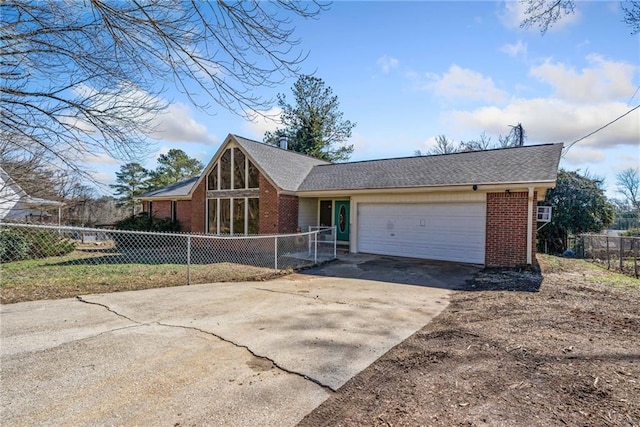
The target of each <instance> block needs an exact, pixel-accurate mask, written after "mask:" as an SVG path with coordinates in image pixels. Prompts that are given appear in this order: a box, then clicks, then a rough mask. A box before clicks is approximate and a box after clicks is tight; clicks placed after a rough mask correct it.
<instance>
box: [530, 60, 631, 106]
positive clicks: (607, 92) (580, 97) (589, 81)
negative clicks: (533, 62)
mask: <svg viewBox="0 0 640 427" xmlns="http://www.w3.org/2000/svg"><path fill="white" fill-rule="evenodd" d="M586 59H587V62H588V64H589V67H586V68H583V69H582V70H580V71H576V70H575V69H574V68H573V67H570V66H567V65H565V64H563V63H562V62H556V63H553V62H551V61H549V60H547V61H545V63H544V64H542V65H540V66H538V67H534V68H532V69H531V71H530V74H531V75H532V76H533V77H536V78H537V79H539V80H540V81H542V82H544V83H547V84H549V85H551V86H552V87H553V88H554V90H555V96H556V97H558V98H561V99H564V100H568V101H576V102H601V101H613V100H619V99H621V98H627V99H628V98H629V97H630V96H631V95H633V93H634V91H635V89H636V88H635V86H634V84H633V76H634V74H635V72H636V70H637V69H638V67H636V66H634V65H632V64H629V63H625V62H621V61H608V60H606V59H604V58H603V57H602V56H600V55H596V54H591V55H588V56H587V58H586Z"/></svg>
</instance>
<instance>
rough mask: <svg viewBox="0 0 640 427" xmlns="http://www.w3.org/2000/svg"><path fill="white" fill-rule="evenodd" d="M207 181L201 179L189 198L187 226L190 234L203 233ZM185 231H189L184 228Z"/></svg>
mask: <svg viewBox="0 0 640 427" xmlns="http://www.w3.org/2000/svg"><path fill="white" fill-rule="evenodd" d="M206 203H207V180H206V179H203V180H202V181H201V182H200V184H198V186H197V187H196V188H195V189H194V190H193V195H192V196H191V222H190V224H189V226H190V231H191V232H192V233H204V232H205V227H206V223H207V222H206V218H205V215H206V214H207V209H206ZM184 230H185V231H187V230H189V229H187V228H184Z"/></svg>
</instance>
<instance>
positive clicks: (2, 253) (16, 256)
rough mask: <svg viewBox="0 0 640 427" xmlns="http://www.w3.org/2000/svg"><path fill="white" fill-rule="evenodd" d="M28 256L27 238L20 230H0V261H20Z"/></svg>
mask: <svg viewBox="0 0 640 427" xmlns="http://www.w3.org/2000/svg"><path fill="white" fill-rule="evenodd" d="M28 258H29V240H28V239H27V236H25V234H24V233H23V232H22V230H19V229H15V228H3V229H2V230H0V262H10V261H20V260H23V259H28Z"/></svg>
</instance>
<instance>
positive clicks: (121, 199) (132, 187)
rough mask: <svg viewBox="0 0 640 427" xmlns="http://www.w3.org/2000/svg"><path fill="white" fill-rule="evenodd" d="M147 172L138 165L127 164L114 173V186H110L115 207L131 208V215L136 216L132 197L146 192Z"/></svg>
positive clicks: (134, 202)
mask: <svg viewBox="0 0 640 427" xmlns="http://www.w3.org/2000/svg"><path fill="white" fill-rule="evenodd" d="M148 176H149V172H148V171H147V170H146V169H145V168H143V167H142V166H141V165H140V164H139V163H127V164H126V165H122V166H120V171H119V172H116V184H111V185H110V187H111V188H113V189H114V194H115V195H116V196H118V197H117V199H116V200H117V203H116V206H118V207H128V208H131V215H135V214H136V201H135V200H134V197H136V196H138V195H140V194H142V193H143V192H144V191H146V189H147V187H146V181H147V178H148Z"/></svg>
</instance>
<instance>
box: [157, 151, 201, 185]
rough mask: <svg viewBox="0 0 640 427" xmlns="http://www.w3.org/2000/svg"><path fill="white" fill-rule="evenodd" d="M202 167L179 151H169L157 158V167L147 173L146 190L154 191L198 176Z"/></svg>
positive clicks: (197, 161)
mask: <svg viewBox="0 0 640 427" xmlns="http://www.w3.org/2000/svg"><path fill="white" fill-rule="evenodd" d="M202 169H204V165H203V164H202V163H201V162H200V161H199V160H197V159H194V158H192V157H189V156H188V155H187V153H185V152H184V151H182V150H179V149H175V148H173V149H171V150H169V151H168V152H167V154H161V155H160V156H159V157H158V167H157V168H156V169H155V170H153V171H151V172H149V180H148V181H147V189H150V190H151V189H155V188H160V187H164V186H167V185H169V184H173V183H176V182H179V181H182V180H184V179H187V178H192V177H194V176H198V175H200V172H202Z"/></svg>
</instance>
